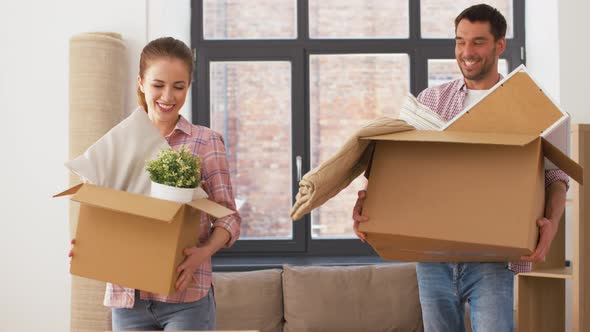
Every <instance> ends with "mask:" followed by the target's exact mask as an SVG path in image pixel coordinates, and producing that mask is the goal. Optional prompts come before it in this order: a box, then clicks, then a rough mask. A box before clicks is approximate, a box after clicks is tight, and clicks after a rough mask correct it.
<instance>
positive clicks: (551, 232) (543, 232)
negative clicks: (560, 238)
mask: <svg viewBox="0 0 590 332" xmlns="http://www.w3.org/2000/svg"><path fill="white" fill-rule="evenodd" d="M537 226H539V243H538V244H537V249H535V252H534V253H533V254H532V255H530V256H522V257H521V258H520V259H522V260H523V261H527V262H544V261H545V256H547V254H548V253H549V249H550V248H551V242H553V238H555V234H557V226H558V223H557V222H553V221H551V220H549V219H547V218H541V219H539V220H537Z"/></svg>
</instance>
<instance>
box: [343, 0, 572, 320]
mask: <svg viewBox="0 0 590 332" xmlns="http://www.w3.org/2000/svg"><path fill="white" fill-rule="evenodd" d="M505 34H506V20H505V19H504V17H503V16H502V14H501V13H500V12H498V11H497V10H496V9H494V8H492V7H490V6H488V5H483V4H482V5H475V6H472V7H469V8H467V9H465V10H464V11H463V12H462V13H461V14H459V16H457V18H456V19H455V35H456V38H455V41H456V44H455V58H456V60H457V64H458V65H459V68H460V69H461V73H462V74H463V77H462V78H460V79H458V80H455V81H452V82H449V83H446V84H443V85H441V86H437V87H433V88H428V89H426V90H424V91H423V92H422V93H421V94H420V95H419V96H418V100H419V101H420V102H421V103H423V104H425V105H426V106H428V107H429V108H431V109H432V110H433V111H435V112H436V113H438V114H439V115H441V116H442V117H443V118H444V119H445V120H447V121H449V120H451V119H452V118H454V117H455V116H456V115H457V114H459V113H460V112H461V111H462V110H463V109H465V108H466V107H468V106H470V105H472V104H473V103H476V102H477V101H478V100H479V99H480V98H481V97H482V96H483V95H484V94H485V93H486V92H487V91H488V90H489V89H490V88H492V87H493V86H494V85H495V84H496V83H497V82H498V81H499V80H500V79H501V78H502V77H501V75H500V74H499V73H498V70H497V68H498V58H499V57H500V55H501V54H502V52H504V50H505V48H506V39H505ZM567 183H568V177H567V175H565V173H563V172H562V171H560V170H549V171H546V172H545V186H546V196H545V197H546V200H545V217H544V218H541V219H539V220H537V225H538V226H539V232H540V238H539V243H538V245H537V248H536V250H535V252H534V253H533V254H532V255H531V256H527V257H521V259H522V261H521V262H513V263H418V265H417V267H416V272H417V275H418V286H419V290H420V304H421V306H422V315H423V320H424V328H425V331H426V332H433V331H464V330H465V326H464V307H465V302H467V303H469V307H470V313H471V317H470V320H471V325H472V327H473V328H474V330H475V331H513V329H514V319H513V280H514V273H519V272H527V271H530V270H531V262H538V261H543V260H544V259H545V256H546V254H547V252H548V251H549V248H550V246H551V242H552V241H553V238H554V237H555V234H556V232H557V229H558V223H559V221H560V219H561V216H562V214H563V211H564V209H565V198H566V191H567ZM365 196H366V191H364V190H361V191H359V194H358V199H357V203H356V205H355V207H354V210H353V219H354V231H355V233H356V234H357V236H359V238H360V239H361V240H362V241H364V240H365V238H366V235H365V234H363V233H361V232H359V230H358V225H359V223H360V222H366V221H368V218H367V217H363V216H361V213H362V205H363V202H364V200H365ZM490 204H493V202H490Z"/></svg>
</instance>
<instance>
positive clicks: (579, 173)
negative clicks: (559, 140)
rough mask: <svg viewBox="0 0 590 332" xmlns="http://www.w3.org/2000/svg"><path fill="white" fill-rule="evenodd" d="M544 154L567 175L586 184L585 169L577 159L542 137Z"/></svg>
mask: <svg viewBox="0 0 590 332" xmlns="http://www.w3.org/2000/svg"><path fill="white" fill-rule="evenodd" d="M541 146H542V147H543V155H544V156H545V158H547V159H549V160H550V161H551V162H552V163H553V164H555V166H557V167H559V169H561V170H562V171H564V172H566V173H567V175H569V176H570V177H572V178H573V179H574V180H576V182H578V183H579V184H584V169H583V168H582V166H580V165H578V164H577V163H576V162H575V161H573V160H571V159H570V158H569V157H568V156H566V155H565V154H564V153H563V152H561V151H560V150H559V149H558V148H556V147H555V146H554V145H553V144H551V143H549V141H547V140H546V139H545V138H543V139H542V144H541Z"/></svg>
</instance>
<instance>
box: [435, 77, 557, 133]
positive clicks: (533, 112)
mask: <svg viewBox="0 0 590 332" xmlns="http://www.w3.org/2000/svg"><path fill="white" fill-rule="evenodd" d="M563 116H566V114H565V113H564V112H562V111H561V110H560V109H559V107H557V105H556V104H555V103H554V102H553V101H552V100H551V98H550V97H548V96H547V95H546V94H545V92H544V91H543V90H542V89H541V88H540V87H539V85H538V84H537V83H536V82H535V81H534V80H533V79H532V78H531V76H529V74H528V73H527V72H526V70H525V69H524V67H519V68H517V69H516V70H514V71H513V73H511V74H510V75H509V76H508V77H506V78H505V79H504V80H502V81H500V82H499V83H498V84H496V85H495V86H494V87H493V88H492V89H491V90H490V92H489V93H488V94H487V95H486V96H484V97H483V99H482V100H481V101H479V102H478V103H476V104H475V105H473V106H472V107H470V108H468V109H466V110H465V111H463V112H462V113H461V114H459V115H458V116H457V117H455V118H454V119H453V120H451V121H450V122H449V123H447V126H446V128H445V129H444V130H449V131H477V132H498V133H513V134H534V135H540V134H541V133H542V132H543V131H545V130H546V129H548V128H550V127H551V126H552V125H553V124H554V123H555V122H556V121H558V120H559V119H561V118H562V117H563Z"/></svg>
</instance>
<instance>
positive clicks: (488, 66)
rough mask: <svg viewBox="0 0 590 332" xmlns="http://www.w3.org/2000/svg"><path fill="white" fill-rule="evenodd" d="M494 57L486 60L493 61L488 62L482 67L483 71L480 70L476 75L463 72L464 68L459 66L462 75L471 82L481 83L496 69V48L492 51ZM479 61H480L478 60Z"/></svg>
mask: <svg viewBox="0 0 590 332" xmlns="http://www.w3.org/2000/svg"><path fill="white" fill-rule="evenodd" d="M492 54H493V55H492V56H491V57H489V58H485V59H486V60H491V61H487V62H486V63H485V64H484V65H483V66H482V67H481V70H479V71H478V72H476V73H472V74H469V73H466V72H465V71H464V70H463V67H462V66H459V69H460V70H461V73H462V74H463V77H465V78H466V79H468V80H470V81H479V80H482V79H483V78H484V77H486V75H488V74H489V73H490V71H492V70H493V69H494V62H495V61H494V56H495V54H496V47H494V49H493V50H492ZM478 60H479V59H478Z"/></svg>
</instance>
